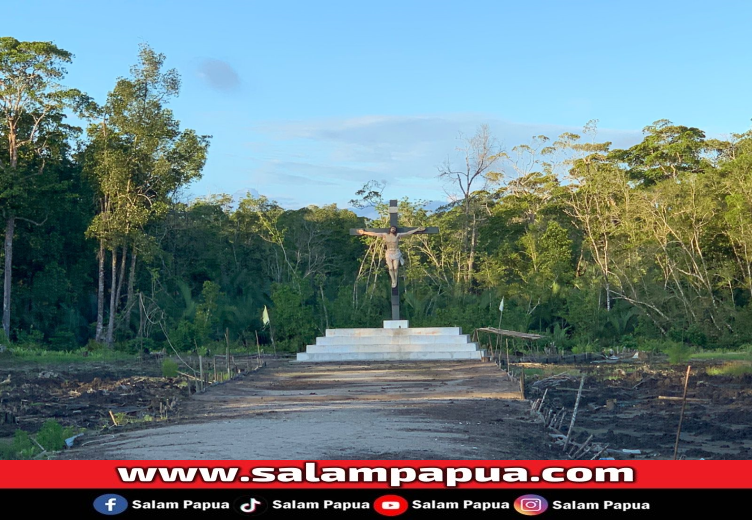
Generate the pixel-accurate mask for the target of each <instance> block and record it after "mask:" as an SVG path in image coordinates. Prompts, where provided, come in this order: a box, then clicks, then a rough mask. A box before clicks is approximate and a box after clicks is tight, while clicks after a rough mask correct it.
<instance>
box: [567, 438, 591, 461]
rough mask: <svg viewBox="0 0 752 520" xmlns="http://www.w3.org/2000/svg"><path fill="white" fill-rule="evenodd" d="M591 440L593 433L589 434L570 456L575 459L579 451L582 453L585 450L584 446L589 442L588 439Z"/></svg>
mask: <svg viewBox="0 0 752 520" xmlns="http://www.w3.org/2000/svg"><path fill="white" fill-rule="evenodd" d="M592 440H593V435H592V434H591V435H590V437H588V438H587V440H586V441H585V442H583V443H582V446H580V449H578V450H577V451H575V452H574V453H573V454H572V458H573V459H576V458H577V457H578V455H580V453H582V452H583V451H584V450H585V448H586V447H587V445H588V444H590V441H592Z"/></svg>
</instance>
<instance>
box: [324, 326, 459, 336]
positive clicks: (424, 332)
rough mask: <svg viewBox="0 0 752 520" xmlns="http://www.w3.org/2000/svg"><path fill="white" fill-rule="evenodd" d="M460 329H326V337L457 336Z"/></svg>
mask: <svg viewBox="0 0 752 520" xmlns="http://www.w3.org/2000/svg"><path fill="white" fill-rule="evenodd" d="M461 334H462V331H461V330H460V327H416V328H403V329H376V328H374V329H326V337H327V338H332V337H341V336H347V337H365V336H382V337H395V336H397V337H398V336H442V335H444V336H457V335H461Z"/></svg>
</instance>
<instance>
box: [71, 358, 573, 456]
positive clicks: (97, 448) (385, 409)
mask: <svg viewBox="0 0 752 520" xmlns="http://www.w3.org/2000/svg"><path fill="white" fill-rule="evenodd" d="M179 410H180V411H179V414H178V416H177V417H172V418H171V419H170V420H168V421H167V422H160V423H156V426H152V427H149V428H146V429H140V430H135V431H122V432H117V431H116V432H113V433H108V434H103V435H97V436H93V437H88V438H87V437H84V438H82V439H81V442H80V443H79V444H78V445H77V446H75V447H74V448H72V449H69V450H66V451H64V452H62V453H60V455H59V456H58V458H60V459H78V460H82V459H83V460H95V459H107V460H115V459H121V460H303V459H320V460H337V459H341V460H358V459H360V460H376V459H381V460H407V459H412V460H445V459H463V460H470V459H477V460H494V459H496V460H540V459H555V458H558V457H560V456H561V452H560V451H558V450H554V449H553V448H552V446H551V442H550V436H549V435H547V433H546V431H545V430H544V428H543V426H542V425H541V424H540V422H536V421H535V419H534V418H533V416H532V415H531V413H530V403H529V402H528V401H525V400H522V399H520V392H519V384H518V383H515V382H512V381H510V380H509V379H508V378H507V377H506V375H505V373H504V372H503V371H500V370H499V368H498V367H497V366H496V365H494V364H493V363H483V362H480V361H444V362H436V361H431V362H421V361H411V362H369V363H357V362H350V363H296V362H292V361H287V360H275V361H271V362H269V364H268V365H267V366H265V367H262V368H261V369H259V370H256V371H253V372H248V373H246V374H245V375H244V376H243V377H240V378H238V379H234V380H232V381H229V382H227V383H225V384H222V385H216V386H213V387H211V388H210V389H209V390H208V391H206V392H203V393H198V394H194V395H193V396H192V397H191V398H190V399H187V400H184V401H183V403H182V404H181V406H180V408H179Z"/></svg>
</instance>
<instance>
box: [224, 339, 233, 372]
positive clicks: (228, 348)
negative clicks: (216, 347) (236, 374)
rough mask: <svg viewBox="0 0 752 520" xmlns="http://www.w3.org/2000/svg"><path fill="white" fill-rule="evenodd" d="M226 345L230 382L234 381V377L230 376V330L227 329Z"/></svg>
mask: <svg viewBox="0 0 752 520" xmlns="http://www.w3.org/2000/svg"><path fill="white" fill-rule="evenodd" d="M225 345H226V349H225V350H226V352H227V380H228V381H229V380H230V379H232V375H231V374H230V329H225Z"/></svg>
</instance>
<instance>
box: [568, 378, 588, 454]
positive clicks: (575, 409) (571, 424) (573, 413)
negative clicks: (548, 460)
mask: <svg viewBox="0 0 752 520" xmlns="http://www.w3.org/2000/svg"><path fill="white" fill-rule="evenodd" d="M584 384H585V374H582V377H581V378H580V389H579V390H578V391H577V399H576V400H575V402H574V410H572V420H571V421H570V422H569V430H567V438H566V439H564V451H566V449H567V445H568V444H569V440H570V439H571V438H572V430H573V429H574V421H575V419H576V418H577V408H578V407H579V406H580V397H582V386H583V385H584Z"/></svg>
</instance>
